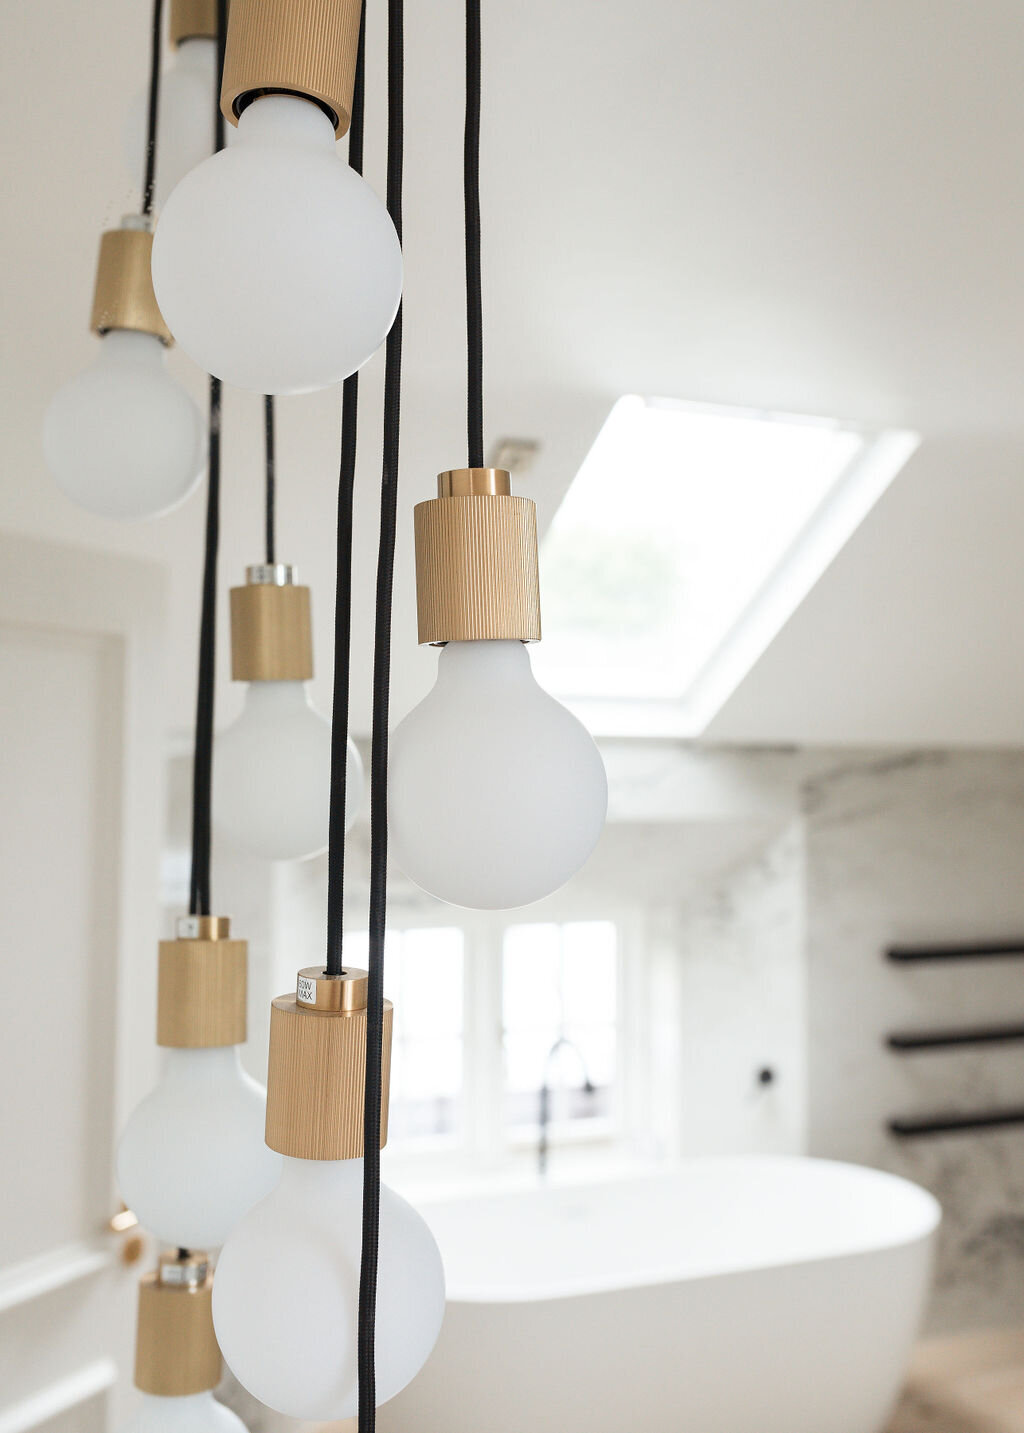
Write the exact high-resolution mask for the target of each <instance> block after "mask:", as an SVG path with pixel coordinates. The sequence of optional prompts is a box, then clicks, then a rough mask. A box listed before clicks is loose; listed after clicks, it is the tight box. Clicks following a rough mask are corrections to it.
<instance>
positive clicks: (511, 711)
mask: <svg viewBox="0 0 1024 1433" xmlns="http://www.w3.org/2000/svg"><path fill="white" fill-rule="evenodd" d="M390 768H391V775H390V795H389V813H390V815H389V829H390V834H391V847H392V851H393V853H394V858H395V862H396V864H397V865H398V866H400V867H401V869H402V870H403V871H404V872H405V874H406V875H407V876H409V877H410V878H411V879H412V880H413V881H415V882H416V884H417V885H418V886H420V887H422V889H423V890H425V891H429V892H430V894H431V895H434V896H438V897H439V898H440V899H441V900H443V901H450V902H451V904H452V905H458V906H469V907H470V908H473V909H477V910H507V909H509V908H511V907H513V906H524V905H529V904H530V903H531V902H533V901H539V900H541V899H542V897H544V896H547V895H550V894H551V892H552V891H556V890H558V888H559V886H561V885H564V884H565V882H566V881H567V880H568V879H569V877H570V876H572V875H573V874H574V873H575V872H576V871H578V870H579V868H580V867H581V866H582V865H583V863H584V861H585V860H586V859H587V857H588V856H589V855H590V853H591V851H592V850H593V849H594V846H595V845H596V844H597V840H598V837H599V836H600V834H601V828H602V826H603V825H604V819H605V813H606V810H607V805H608V783H607V779H606V777H605V772H604V765H603V763H602V761H601V757H600V755H599V753H598V750H597V747H596V746H595V744H594V741H593V738H592V737H591V736H590V734H589V732H588V731H587V730H586V728H585V727H584V726H583V725H582V723H580V722H579V721H577V720H576V718H575V717H574V716H573V715H572V713H571V712H568V711H566V709H565V707H563V706H562V705H561V704H560V703H559V702H556V701H555V699H554V698H553V697H550V696H548V694H547V693H546V692H545V691H542V689H541V688H540V687H539V686H538V685H537V682H536V680H535V679H534V676H533V672H532V670H531V667H530V658H529V655H528V653H527V650H526V647H525V646H524V645H523V643H521V642H510V641H488V642H449V643H448V645H447V646H446V647H445V648H444V650H443V651H442V652H441V654H440V660H439V662H438V669H437V684H436V686H435V687H434V689H433V691H432V692H431V693H430V694H429V695H428V696H427V697H425V698H424V700H423V701H422V702H421V703H420V704H419V706H418V707H416V708H415V709H414V710H413V711H411V712H410V713H409V715H408V716H407V717H406V718H405V720H404V721H403V722H402V723H401V725H400V726H399V727H398V728H397V730H396V731H395V733H394V736H393V737H392V739H391V754H390Z"/></svg>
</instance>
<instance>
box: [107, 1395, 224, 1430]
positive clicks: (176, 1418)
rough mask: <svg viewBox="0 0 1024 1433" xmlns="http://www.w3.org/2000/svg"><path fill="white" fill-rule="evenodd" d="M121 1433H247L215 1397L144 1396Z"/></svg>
mask: <svg viewBox="0 0 1024 1433" xmlns="http://www.w3.org/2000/svg"><path fill="white" fill-rule="evenodd" d="M121 1433H246V1429H245V1424H244V1423H243V1422H242V1420H241V1418H239V1417H238V1415H237V1414H235V1413H232V1411H231V1409H230V1408H225V1407H224V1405H223V1403H218V1402H217V1400H216V1399H215V1398H214V1396H213V1394H212V1393H191V1394H188V1395H186V1396H185V1397H184V1398H161V1397H159V1396H157V1395H156V1394H154V1393H144V1394H143V1395H142V1404H141V1406H140V1408H139V1410H138V1412H137V1413H136V1414H135V1417H134V1418H129V1420H128V1422H127V1423H125V1424H123V1426H122V1428H121Z"/></svg>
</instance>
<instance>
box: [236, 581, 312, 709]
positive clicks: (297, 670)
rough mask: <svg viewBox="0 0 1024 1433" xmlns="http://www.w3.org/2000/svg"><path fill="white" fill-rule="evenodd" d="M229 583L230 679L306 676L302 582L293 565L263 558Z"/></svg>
mask: <svg viewBox="0 0 1024 1433" xmlns="http://www.w3.org/2000/svg"><path fill="white" fill-rule="evenodd" d="M245 577H246V581H245V586H244V587H232V589H231V676H232V678H233V679H234V680H235V681H236V682H308V681H309V679H310V677H312V675H313V627H312V618H311V613H310V593H309V588H308V587H298V586H296V584H295V569H294V567H288V566H286V565H285V564H284V563H280V562H278V563H263V564H260V565H258V566H256V567H250V568H247V569H246V574H245Z"/></svg>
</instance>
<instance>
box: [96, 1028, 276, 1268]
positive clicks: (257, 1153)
mask: <svg viewBox="0 0 1024 1433" xmlns="http://www.w3.org/2000/svg"><path fill="white" fill-rule="evenodd" d="M164 1062H165V1063H164V1069H163V1073H162V1075H161V1078H160V1082H159V1083H158V1085H157V1086H156V1088H155V1089H154V1090H153V1091H152V1093H151V1094H149V1095H147V1096H146V1098H145V1099H144V1100H143V1101H142V1103H141V1104H140V1105H138V1106H137V1108H136V1109H135V1111H134V1113H133V1114H132V1116H131V1118H130V1119H129V1121H128V1123H127V1125H126V1126H125V1130H124V1134H123V1135H122V1136H121V1143H120V1146H119V1148H118V1152H117V1182H118V1186H119V1188H120V1190H121V1197H122V1199H123V1200H124V1202H125V1204H127V1206H128V1207H129V1209H133V1210H134V1211H135V1213H136V1214H137V1215H138V1216H139V1223H140V1224H141V1225H142V1227H143V1228H144V1229H148V1230H149V1232H150V1233H151V1234H152V1235H154V1236H155V1237H156V1238H157V1239H159V1240H160V1242H161V1243H163V1244H169V1245H173V1246H175V1247H178V1248H183V1249H216V1248H218V1247H219V1246H220V1245H221V1244H223V1243H224V1240H225V1239H226V1238H227V1237H228V1235H229V1234H230V1232H231V1230H232V1229H233V1228H234V1226H235V1224H237V1222H238V1220H239V1219H240V1218H241V1217H242V1215H243V1214H245V1213H246V1211H247V1210H249V1209H250V1208H251V1207H252V1205H253V1204H255V1203H256V1201H257V1200H258V1199H262V1198H263V1196H264V1195H265V1194H266V1193H267V1191H268V1190H269V1189H271V1188H273V1185H274V1182H275V1180H276V1179H277V1177H278V1174H279V1172H280V1168H281V1157H280V1155H277V1154H275V1153H274V1152H273V1151H272V1150H269V1149H268V1148H267V1146H266V1144H265V1143H264V1124H265V1121H266V1096H265V1093H264V1091H263V1087H262V1086H261V1085H258V1084H257V1083H256V1081H255V1080H253V1079H250V1077H249V1076H248V1075H247V1074H246V1073H245V1071H244V1070H243V1069H242V1064H241V1060H240V1059H239V1055H238V1047H237V1046H235V1045H226V1046H223V1047H219V1048H216V1049H208V1050H166V1051H165V1052H164Z"/></svg>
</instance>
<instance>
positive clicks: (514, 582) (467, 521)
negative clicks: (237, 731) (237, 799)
mask: <svg viewBox="0 0 1024 1433" xmlns="http://www.w3.org/2000/svg"><path fill="white" fill-rule="evenodd" d="M466 19H467V43H466V131H465V156H464V157H465V166H464V180H465V202H466V300H467V302H466V311H467V333H468V353H469V363H468V377H469V402H468V416H469V425H468V426H469V434H468V447H469V466H468V467H466V468H459V469H455V470H453V471H450V472H446V473H442V474H441V475H440V477H439V478H438V496H437V497H436V498H435V499H432V500H431V501H429V502H425V503H420V504H418V505H417V507H416V511H415V527H416V585H417V597H418V609H419V640H420V642H421V644H423V643H431V644H433V645H436V646H441V647H443V648H444V650H443V651H442V652H441V654H440V658H439V661H438V674H437V683H436V685H435V687H434V688H433V690H432V691H431V692H430V694H429V695H428V696H427V697H425V698H424V700H423V701H422V702H421V703H420V704H419V706H417V707H416V708H414V710H413V711H412V712H410V713H409V715H408V716H407V717H406V718H405V720H404V721H403V722H402V723H401V724H400V725H399V727H398V728H397V730H396V731H395V734H394V737H393V739H392V756H391V805H390V809H391V839H392V846H393V850H394V855H395V860H396V862H397V863H398V865H399V866H400V867H401V868H402V870H403V871H404V872H405V874H406V875H407V876H409V877H410V879H411V880H413V881H415V883H416V884H417V885H418V886H420V887H422V889H423V890H425V891H428V892H430V894H431V895H434V896H437V897H439V898H440V899H441V900H444V901H449V902H451V903H452V904H453V905H458V906H468V907H471V908H474V909H484V910H503V909H507V908H510V907H515V906H524V905H529V904H531V903H532V902H534V901H539V900H541V899H542V898H543V897H544V896H547V895H550V894H551V893H552V892H553V891H556V890H557V889H558V888H559V887H560V886H562V885H564V884H565V882H566V881H567V880H568V879H569V878H570V876H572V875H574V874H575V872H576V871H578V870H579V868H580V867H581V866H582V865H583V863H584V861H585V860H586V859H587V857H588V856H589V855H590V853H591V851H592V850H593V848H594V846H595V845H596V843H597V840H598V837H599V836H600V834H601V830H602V828H603V826H604V820H605V815H606V812H607V805H608V785H607V780H606V777H605V772H604V766H603V763H602V761H601V757H600V754H599V752H598V750H597V747H596V746H595V744H594V741H593V739H592V737H591V736H590V734H589V732H588V731H587V730H586V728H585V727H584V726H583V725H582V723H581V722H579V721H577V719H576V718H575V717H574V716H573V715H572V713H571V712H569V711H567V710H566V709H565V707H563V706H562V705H561V704H560V703H559V702H556V701H555V699H554V698H553V697H551V696H549V695H548V694H547V693H546V692H545V691H543V690H542V689H541V687H540V686H539V685H538V684H537V682H536V680H535V678H534V676H533V673H532V671H531V668H530V659H529V655H528V652H527V649H526V647H525V645H524V643H526V642H535V641H538V640H539V639H540V635H541V627H540V596H539V583H538V562H537V519H536V509H535V506H534V504H533V503H532V502H531V501H530V500H529V499H528V498H521V497H513V496H512V492H511V482H510V476H509V474H508V473H507V472H505V471H504V470H502V469H497V468H486V467H484V466H483V317H482V300H481V281H480V6H479V0H467V5H466Z"/></svg>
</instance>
